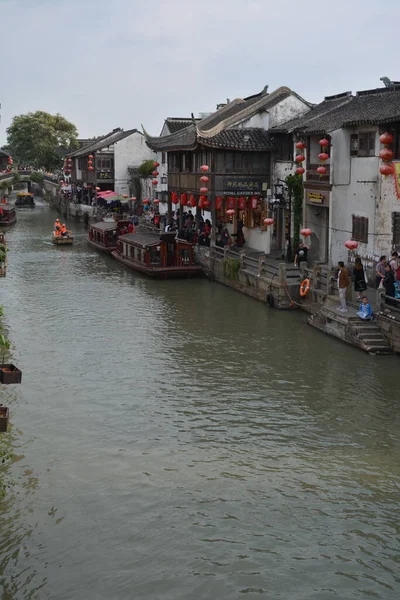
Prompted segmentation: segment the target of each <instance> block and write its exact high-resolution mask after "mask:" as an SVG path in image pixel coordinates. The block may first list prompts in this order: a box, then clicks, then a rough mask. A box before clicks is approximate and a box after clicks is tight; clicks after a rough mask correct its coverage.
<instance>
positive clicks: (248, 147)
mask: <svg viewBox="0 0 400 600" xmlns="http://www.w3.org/2000/svg"><path fill="white" fill-rule="evenodd" d="M309 110H310V105H309V104H308V103H307V102H306V101H305V100H303V99H302V98H301V97H300V96H298V95H297V94H296V93H295V92H293V91H292V90H290V89H289V88H287V87H281V88H279V89H277V90H275V91H274V92H272V93H270V94H269V93H268V91H267V87H266V88H265V89H264V90H263V92H261V93H260V94H256V95H254V96H250V97H248V98H245V99H240V98H238V99H236V100H234V101H232V102H228V103H227V104H226V105H223V106H221V107H220V108H218V110H217V111H216V112H214V113H212V114H211V115H209V116H207V117H205V118H203V119H201V120H200V121H195V120H193V121H192V122H190V124H188V125H186V126H185V127H182V128H179V129H178V130H177V131H174V132H170V133H168V134H167V135H162V136H160V137H151V136H150V135H148V134H147V133H146V132H145V135H146V141H147V144H148V145H149V147H150V148H152V149H153V150H155V151H156V152H158V153H165V156H166V161H167V167H168V211H169V213H171V210H172V206H173V203H175V204H176V205H177V204H180V205H181V206H184V205H187V204H188V202H189V203H190V204H191V206H192V209H193V210H197V216H199V215H200V212H201V211H203V214H204V209H205V210H207V209H208V210H210V209H211V213H212V216H213V218H212V221H213V222H214V223H216V222H217V221H218V220H220V221H223V222H227V223H228V225H229V228H230V229H231V232H233V231H234V230H235V229H236V225H237V222H238V220H239V219H242V220H243V222H244V226H245V227H244V235H245V237H246V240H247V245H248V246H250V247H252V248H255V249H258V250H260V251H264V252H269V249H270V232H268V235H267V231H266V227H265V226H264V218H265V217H266V216H267V213H268V197H269V196H270V195H271V187H272V184H273V179H274V175H273V160H274V157H284V158H285V159H287V160H290V158H291V157H292V151H293V144H292V141H291V136H289V135H287V134H286V133H282V134H280V133H277V134H276V135H274V136H272V135H271V134H270V133H269V130H270V129H271V128H272V127H276V126H278V125H279V124H281V123H284V122H285V121H287V120H288V119H291V118H294V117H298V116H300V115H303V114H304V113H306V112H308V111H309ZM159 162H160V161H159ZM161 163H162V160H161ZM204 166H205V167H208V170H207V171H206V172H204V171H202V168H201V167H204ZM201 176H203V177H204V176H205V177H208V178H209V180H208V181H203V183H202V181H201V180H200V177H201ZM202 187H203V188H205V189H203V191H200V188H202ZM210 205H211V206H210ZM195 207H196V208H195ZM227 211H229V212H227ZM232 211H233V212H232ZM205 214H207V213H205Z"/></svg>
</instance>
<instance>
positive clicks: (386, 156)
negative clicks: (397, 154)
mask: <svg viewBox="0 0 400 600" xmlns="http://www.w3.org/2000/svg"><path fill="white" fill-rule="evenodd" d="M379 158H381V159H382V160H384V161H385V162H390V161H391V160H393V151H392V150H390V148H383V149H382V150H381V151H380V152H379Z"/></svg>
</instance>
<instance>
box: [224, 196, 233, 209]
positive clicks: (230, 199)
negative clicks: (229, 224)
mask: <svg viewBox="0 0 400 600" xmlns="http://www.w3.org/2000/svg"><path fill="white" fill-rule="evenodd" d="M226 206H227V208H235V198H234V197H233V196H229V197H228V198H227V199H226Z"/></svg>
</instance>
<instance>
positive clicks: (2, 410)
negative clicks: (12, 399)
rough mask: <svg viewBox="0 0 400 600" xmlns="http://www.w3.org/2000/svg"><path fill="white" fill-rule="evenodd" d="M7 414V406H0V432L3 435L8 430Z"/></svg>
mask: <svg viewBox="0 0 400 600" xmlns="http://www.w3.org/2000/svg"><path fill="white" fill-rule="evenodd" d="M8 418H9V412H8V407H7V406H2V405H1V406H0V432H2V433H4V432H6V431H7V428H8Z"/></svg>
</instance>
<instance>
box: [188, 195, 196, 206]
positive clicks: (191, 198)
mask: <svg viewBox="0 0 400 600" xmlns="http://www.w3.org/2000/svg"><path fill="white" fill-rule="evenodd" d="M189 204H190V206H191V207H192V208H194V207H195V206H196V196H195V195H194V194H190V198H189Z"/></svg>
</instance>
